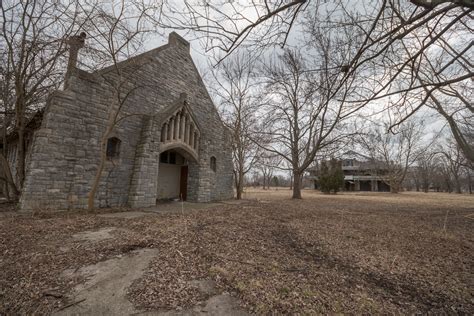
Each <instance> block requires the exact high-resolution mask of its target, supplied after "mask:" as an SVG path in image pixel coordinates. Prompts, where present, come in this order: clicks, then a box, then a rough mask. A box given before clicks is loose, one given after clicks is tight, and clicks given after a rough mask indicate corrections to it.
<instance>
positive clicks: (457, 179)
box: [454, 176, 462, 194]
mask: <svg viewBox="0 0 474 316" xmlns="http://www.w3.org/2000/svg"><path fill="white" fill-rule="evenodd" d="M454 184H455V186H456V193H458V194H461V193H462V190H461V182H460V181H459V177H458V176H455V177H454Z"/></svg>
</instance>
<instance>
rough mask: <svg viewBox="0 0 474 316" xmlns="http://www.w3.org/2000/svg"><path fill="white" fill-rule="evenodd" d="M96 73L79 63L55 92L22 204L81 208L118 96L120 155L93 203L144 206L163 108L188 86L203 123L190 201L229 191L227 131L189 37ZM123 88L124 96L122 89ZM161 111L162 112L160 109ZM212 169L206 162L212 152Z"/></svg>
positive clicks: (153, 177)
mask: <svg viewBox="0 0 474 316" xmlns="http://www.w3.org/2000/svg"><path fill="white" fill-rule="evenodd" d="M119 68H120V73H117V72H116V71H115V70H114V68H106V69H103V70H100V71H98V72H95V73H87V72H84V71H80V70H78V69H76V70H75V71H73V73H72V74H71V75H72V77H71V78H70V80H69V86H68V89H67V90H64V91H56V92H55V93H53V94H52V95H51V96H50V98H49V100H48V103H47V107H46V109H45V113H44V117H43V122H42V125H41V128H40V129H39V130H37V131H36V133H35V137H34V140H33V144H32V148H31V160H30V162H29V164H28V165H27V170H26V180H25V185H24V189H23V194H22V198H21V201H20V204H21V208H22V209H24V210H28V209H38V208H54V209H70V208H85V207H86V205H87V194H88V192H89V190H90V188H91V185H92V181H93V178H94V175H95V173H96V171H97V168H98V165H99V162H100V140H101V137H102V135H103V134H104V132H105V130H106V126H107V122H108V121H109V120H110V115H111V113H114V112H113V111H114V109H116V108H117V107H118V106H119V104H120V103H119V102H118V101H117V100H118V98H117V93H115V91H117V88H116V87H117V86H118V84H119V83H120V92H121V96H122V100H126V101H125V102H124V103H123V105H122V108H121V111H120V118H122V119H121V121H120V123H119V124H118V125H117V126H116V128H115V129H114V131H113V133H112V135H110V136H114V137H118V138H119V139H120V140H121V146H120V155H119V157H118V158H116V159H112V160H108V161H107V163H106V166H105V170H104V172H103V174H102V177H101V183H100V186H99V190H98V194H97V196H96V205H97V206H100V207H105V206H133V207H146V206H151V205H154V204H155V201H156V192H157V190H156V188H157V179H158V176H157V175H158V172H159V170H158V166H159V151H160V143H159V140H160V131H161V126H159V122H161V121H162V120H163V119H164V118H166V116H167V115H169V113H163V111H164V109H168V108H169V107H170V105H171V104H173V103H176V100H179V99H180V95H182V94H183V93H186V95H187V102H188V106H189V108H190V110H191V111H192V112H193V115H194V116H195V118H196V120H197V123H198V125H199V126H200V127H201V128H200V132H201V137H200V144H199V147H198V148H199V153H198V161H197V162H192V161H191V162H190V168H189V173H190V174H189V180H188V200H194V201H200V202H206V201H211V200H219V199H226V198H231V197H232V195H233V193H232V163H231V151H230V141H229V133H228V131H227V129H226V128H225V127H224V126H223V124H222V122H221V120H220V118H219V116H218V113H217V111H216V109H215V107H214V105H213V103H212V101H211V99H210V97H209V95H208V93H207V91H206V89H205V86H204V84H203V83H202V80H201V78H200V76H199V73H198V71H197V69H196V67H195V65H194V63H193V61H192V59H191V56H190V54H189V44H188V43H187V42H186V41H184V40H183V39H182V38H181V37H179V35H177V34H175V33H172V34H170V37H169V42H168V44H167V45H164V46H162V47H159V48H157V49H154V50H152V51H149V52H146V53H144V54H142V55H139V56H137V57H134V58H131V59H129V60H127V61H124V62H122V63H120V64H119ZM126 94H128V96H127V97H125V95H126ZM160 111H161V112H160ZM211 156H215V157H216V159H217V171H216V172H214V171H212V170H211V169H210V157H211Z"/></svg>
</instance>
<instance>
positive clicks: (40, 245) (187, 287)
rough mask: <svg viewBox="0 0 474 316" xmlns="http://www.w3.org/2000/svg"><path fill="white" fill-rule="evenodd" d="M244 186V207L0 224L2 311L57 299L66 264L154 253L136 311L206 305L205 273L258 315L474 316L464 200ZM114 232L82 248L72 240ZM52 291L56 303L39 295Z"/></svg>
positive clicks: (473, 226) (468, 202) (472, 241)
mask: <svg viewBox="0 0 474 316" xmlns="http://www.w3.org/2000/svg"><path fill="white" fill-rule="evenodd" d="M289 197H290V191H289V190H278V191H275V190H266V191H263V190H253V189H249V190H247V192H246V194H245V198H246V199H247V201H246V202H244V203H242V204H233V203H226V204H221V205H216V206H213V207H212V208H210V209H200V210H188V211H187V212H185V213H184V214H181V213H180V212H178V213H166V214H163V215H157V216H150V217H143V218H138V219H137V218H135V219H113V218H103V217H99V216H97V215H95V214H82V213H75V214H58V213H56V214H50V215H44V214H43V215H41V216H35V217H12V218H3V219H1V220H0V242H1V245H0V252H1V253H2V259H1V261H0V269H1V271H2V274H1V276H0V306H1V307H0V313H2V314H3V313H5V314H12V313H33V312H38V313H49V312H51V311H53V310H55V309H57V308H59V307H60V306H62V305H64V304H65V303H66V301H67V294H68V293H69V291H70V289H71V287H72V286H73V285H74V284H75V283H77V282H81V280H75V281H73V282H68V281H67V280H65V279H63V278H62V276H61V271H63V270H64V269H68V268H69V269H70V268H73V269H75V268H77V267H80V266H82V265H85V264H91V263H95V262H98V261H102V260H105V259H107V258H110V257H112V256H115V255H117V254H120V253H126V252H128V251H130V250H132V249H136V248H140V247H156V248H159V249H160V250H161V252H160V253H161V255H160V256H158V257H157V258H155V259H154V260H153V262H152V263H151V264H150V266H149V268H148V271H147V272H146V274H145V275H144V277H143V278H142V279H140V280H137V281H136V282H135V283H134V284H133V285H132V286H131V287H130V289H129V297H130V299H131V300H132V302H133V303H134V304H136V305H137V306H139V307H141V308H144V309H156V308H175V307H178V306H181V307H184V306H189V305H192V304H195V303H197V302H199V301H200V300H202V299H204V297H202V293H199V292H198V291H196V288H195V287H194V286H193V285H192V282H191V283H190V281H191V280H193V279H197V278H205V277H212V278H213V279H214V280H216V281H217V283H218V285H219V286H220V288H221V289H225V290H228V291H230V292H231V293H234V294H235V295H236V296H238V297H239V298H240V299H241V300H242V304H243V305H244V306H245V307H246V308H247V309H248V310H249V311H253V312H256V313H272V312H279V313H335V312H336V313H337V312H345V313H427V312H430V313H466V314H473V313H474V284H473V274H472V267H473V266H474V217H473V214H474V197H473V196H468V195H454V194H435V193H430V194H423V193H403V194H399V195H392V194H388V193H387V194H384V193H381V194H378V193H374V194H340V195H336V196H334V195H323V194H319V193H317V192H315V191H305V192H304V195H303V197H304V199H303V200H297V201H295V200H290V199H289ZM101 227H118V228H122V229H121V230H118V231H117V232H116V233H115V238H114V239H112V240H107V241H101V242H97V243H90V244H84V243H80V242H77V241H74V240H72V239H71V237H70V236H71V235H72V234H73V233H77V232H80V231H84V230H91V229H97V228H101ZM50 288H55V289H56V291H59V292H61V293H63V294H64V298H59V299H58V298H54V297H50V296H44V291H45V290H47V289H50Z"/></svg>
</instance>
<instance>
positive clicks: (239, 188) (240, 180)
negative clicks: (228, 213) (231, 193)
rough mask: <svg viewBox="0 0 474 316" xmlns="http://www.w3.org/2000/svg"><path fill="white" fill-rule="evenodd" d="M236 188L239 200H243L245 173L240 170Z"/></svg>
mask: <svg viewBox="0 0 474 316" xmlns="http://www.w3.org/2000/svg"><path fill="white" fill-rule="evenodd" d="M236 184H237V185H236V189H237V200H241V199H242V192H243V191H244V174H243V173H242V172H241V171H239V174H238V180H237V183H236Z"/></svg>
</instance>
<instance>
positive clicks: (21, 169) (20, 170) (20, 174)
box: [16, 117, 26, 189]
mask: <svg viewBox="0 0 474 316" xmlns="http://www.w3.org/2000/svg"><path fill="white" fill-rule="evenodd" d="M19 120H20V124H19V125H18V145H17V155H16V180H17V185H18V187H19V188H20V189H21V188H23V182H24V181H25V159H26V152H25V151H26V148H25V127H24V117H20V118H19Z"/></svg>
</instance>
